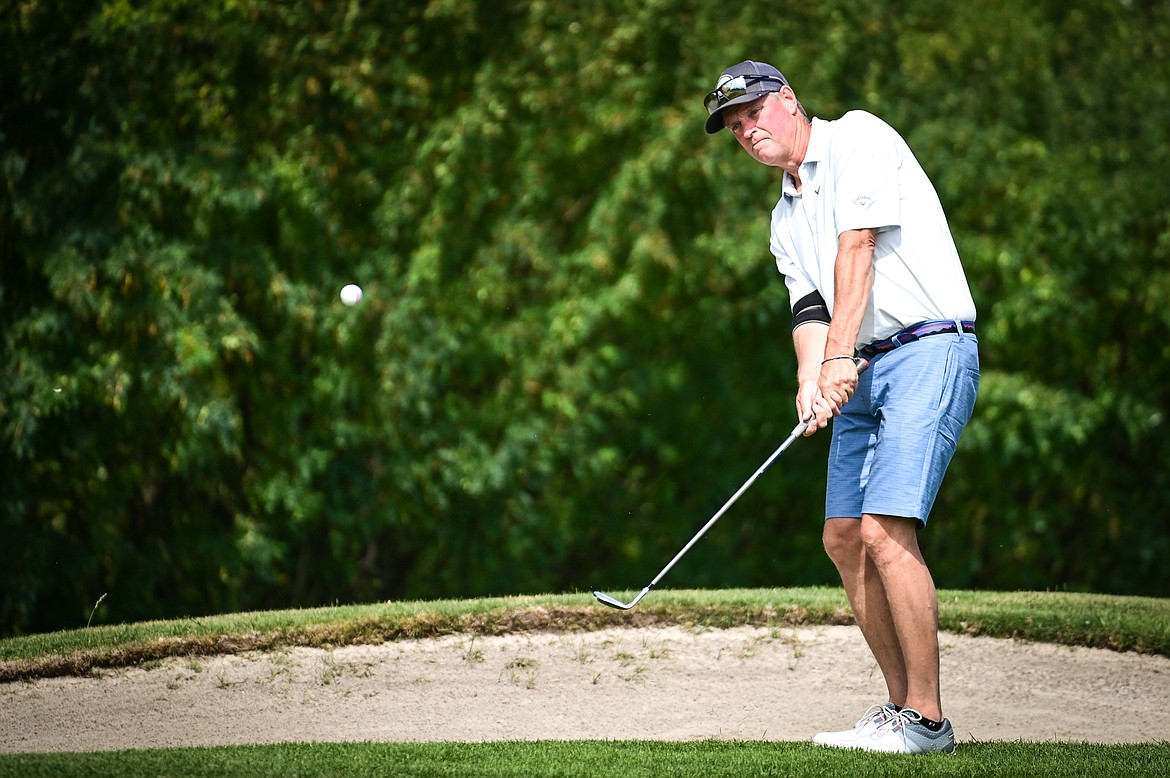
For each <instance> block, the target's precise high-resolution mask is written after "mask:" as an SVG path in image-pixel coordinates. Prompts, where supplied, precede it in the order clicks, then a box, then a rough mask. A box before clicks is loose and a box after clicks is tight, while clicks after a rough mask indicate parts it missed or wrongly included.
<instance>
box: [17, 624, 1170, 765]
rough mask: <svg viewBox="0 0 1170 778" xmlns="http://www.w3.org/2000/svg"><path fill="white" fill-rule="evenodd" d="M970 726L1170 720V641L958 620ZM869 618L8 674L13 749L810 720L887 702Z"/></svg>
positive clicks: (1155, 735) (955, 699)
mask: <svg viewBox="0 0 1170 778" xmlns="http://www.w3.org/2000/svg"><path fill="white" fill-rule="evenodd" d="M940 642H941V646H942V673H943V703H944V707H945V709H946V713H947V715H948V716H949V717H950V718H951V719H952V721H953V723H954V725H955V730H956V734H957V736H958V740H959V745H960V747H961V746H962V743H963V742H964V741H968V742H970V741H972V740H978V741H989V740H1034V741H1064V740H1074V741H1086V742H1092V743H1132V742H1143V741H1164V740H1166V739H1167V738H1168V737H1170V706H1168V705H1167V701H1168V700H1170V659H1168V658H1166V657H1157V656H1142V655H1137V654H1132V653H1117V652H1112V651H1107V650H1102V649H1088V648H1069V647H1063V646H1054V645H1048V644H1039V643H1024V642H1016V641H1011V640H1001V639H995V638H982V637H966V636H956V635H951V634H947V633H941V634H940ZM884 699H885V697H884V686H883V684H882V681H881V674H880V673H879V672H878V670H877V668H876V666H875V665H874V664H873V660H872V658H871V657H870V656H869V654H868V652H867V651H866V648H865V645H864V642H863V641H862V638H861V635H860V633H859V632H858V631H857V629H856V628H855V627H848V626H825V627H798V628H773V629H769V628H762V627H741V628H734V629H687V628H683V627H669V628H661V629H633V628H614V629H605V630H600V631H596V632H557V633H552V632H548V633H528V634H522V635H509V636H503V637H472V636H466V635H463V636H450V637H445V638H441V639H435V640H421V641H402V642H394V643H387V644H383V645H379V646H348V647H343V648H337V649H334V650H322V649H308V648H295V649H289V650H287V651H280V652H275V653H249V654H241V655H235V656H221V657H212V658H206V657H200V658H190V659H171V660H167V661H165V662H161V663H158V664H156V665H154V666H152V667H149V668H131V669H125V670H118V671H103V672H101V673H98V674H95V675H92V676H87V677H82V678H51V679H42V680H37V681H32V682H17V683H9V684H4V685H3V686H0V752H5V753H16V752H62V751H69V752H73V751H103V750H113V749H126V748H151V747H175V746H212V745H224V744H250V743H277V742H292V741H317V742H342V741H399V742H403V741H463V742H479V741H492V740H550V739H551V740H585V739H601V740H626V739H636V740H695V739H708V738H715V739H729V740H766V741H790V740H807V739H808V738H810V737H811V736H812V735H813V734H814V733H815V732H817V731H819V730H823V729H841V728H844V727H846V726H849V725H851V724H852V723H853V720H854V719H855V718H856V717H857V716H858V715H860V714H861V712H862V711H863V710H864V709H865V708H867V707H868V706H869V705H871V704H872V703H875V702H881V701H883V700H884Z"/></svg>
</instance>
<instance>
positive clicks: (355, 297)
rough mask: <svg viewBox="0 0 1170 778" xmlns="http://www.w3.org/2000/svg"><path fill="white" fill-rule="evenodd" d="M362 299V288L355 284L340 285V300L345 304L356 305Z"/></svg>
mask: <svg viewBox="0 0 1170 778" xmlns="http://www.w3.org/2000/svg"><path fill="white" fill-rule="evenodd" d="M361 301H362V288H361V287H360V286H358V285H357V284H346V285H345V286H343V287H341V302H343V303H345V304H346V305H357V304H358V303H360V302H361Z"/></svg>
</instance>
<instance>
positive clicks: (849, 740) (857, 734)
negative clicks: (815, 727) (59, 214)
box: [812, 702, 897, 748]
mask: <svg viewBox="0 0 1170 778" xmlns="http://www.w3.org/2000/svg"><path fill="white" fill-rule="evenodd" d="M896 713H897V711H896V710H895V709H894V705H893V703H890V702H887V703H886V704H885V705H874V706H872V707H871V708H870V709H869V710H867V711H866V712H865V713H863V714H861V718H859V719H858V720H857V723H856V724H854V725H853V729H843V730H839V731H837V732H818V733H817V734H816V735H814V736H813V739H812V742H814V743H816V744H817V745H818V746H833V747H835V748H855V746H854V745H853V742H854V741H855V740H858V739H860V738H867V737H869V736H870V735H872V734H874V732H876V731H877V729H878V727H880V726H881V725H882V724H884V723H886V722H887V721H889V720H890V719H892V718H893V717H894V716H895V715H896Z"/></svg>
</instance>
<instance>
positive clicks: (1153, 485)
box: [0, 0, 1170, 634]
mask: <svg viewBox="0 0 1170 778" xmlns="http://www.w3.org/2000/svg"><path fill="white" fill-rule="evenodd" d="M761 19H767V20H769V21H768V22H767V23H766V24H761V23H760V20H761ZM1168 41H1170V12H1168V11H1167V9H1166V8H1164V7H1163V6H1161V5H1159V4H1153V3H1143V2H1132V3H1118V2H1116V1H1115V0H1087V2H1081V3H1077V4H1074V5H1071V6H1070V5H1069V4H1065V3H1056V2H1041V3H1035V4H1032V5H1030V6H1028V7H1027V8H1023V7H1021V6H1019V4H1017V3H1005V2H989V3H979V4H970V5H966V6H954V5H953V4H944V3H940V2H937V1H936V0H913V1H912V2H909V3H900V4H897V5H896V6H893V5H890V4H881V3H863V2H858V0H830V1H829V2H825V3H818V4H815V5H808V4H806V5H805V6H801V7H793V8H787V9H785V13H783V14H777V13H776V11H775V7H774V6H773V5H768V4H766V3H760V2H747V3H743V4H740V5H739V6H736V7H735V8H726V7H718V6H717V5H714V4H709V3H707V4H704V3H697V2H694V0H654V1H653V2H632V1H631V0H602V1H601V2H596V3H587V4H578V3H570V2H567V1H566V0H528V1H525V2H521V1H520V0H512V1H510V2H504V3H496V2H492V3H488V2H478V3H476V2H454V1H453V0H431V1H430V2H423V1H421V0H418V1H416V2H407V0H370V1H369V2H357V0H354V1H353V2H348V3H325V2H310V3H293V4H277V3H268V2H261V0H216V1H215V2H199V3H196V2H191V1H190V0H145V1H144V2H140V3H130V2H127V1H126V0H104V1H103V2H99V3H82V2H77V1H76V0H28V1H27V2H22V3H20V4H19V6H17V7H16V8H15V9H14V10H12V11H11V12H9V13H6V14H4V16H3V18H2V19H0V44H2V46H0V97H2V99H0V107H2V113H0V175H2V176H3V184H4V188H3V191H2V193H0V256H2V265H0V355H2V358H0V494H2V495H3V497H2V502H0V537H3V547H4V560H5V565H4V567H3V570H2V571H0V632H2V633H5V634H12V633H19V632H26V631H32V630H45V629H53V628H58V627H62V626H73V625H77V624H79V623H84V621H85V619H86V618H87V617H88V615H89V612H90V610H91V609H92V607H93V604H94V602H95V601H96V600H97V598H98V597H99V596H101V595H102V594H108V598H107V599H106V600H105V602H104V604H103V611H102V617H103V618H106V619H108V620H125V619H140V618H150V617H160V616H174V615H183V614H191V615H198V614H204V613H210V612H217V611H225V610H235V609H244V608H265V607H275V606H281V607H284V606H299V605H313V604H319V603H327V602H333V601H355V600H372V599H378V598H407V597H438V596H473V595H481V594H506V593H515V592H525V591H571V590H580V589H585V588H586V587H588V586H590V585H592V584H598V585H601V584H602V583H605V584H606V585H611V586H617V585H622V584H623V582H624V583H625V584H626V585H635V584H639V585H640V582H641V580H642V579H643V577H646V578H648V577H649V576H650V575H652V574H653V573H654V572H655V571H657V570H658V569H659V567H660V565H661V564H662V562H663V561H665V559H667V558H669V556H670V555H671V554H673V553H674V552H675V551H676V550H677V548H678V547H679V546H680V545H681V543H682V542H684V541H685V540H686V539H687V538H688V537H690V535H691V534H692V533H693V532H694V530H695V529H696V528H697V527H698V526H699V525H700V524H701V523H702V521H704V520H705V519H706V518H707V517H708V516H709V515H710V514H711V513H712V512H713V511H714V510H715V509H716V508H718V506H719V505H720V504H722V502H723V500H725V499H726V497H727V496H728V495H730V494H731V492H732V491H734V489H735V488H736V487H737V486H738V485H739V484H740V483H742V482H743V480H744V479H745V478H746V477H747V476H748V475H750V474H751V473H752V472H753V471H754V469H755V468H756V467H757V466H758V465H759V463H760V462H761V461H763V459H764V458H765V457H766V456H767V455H768V454H769V453H770V452H771V450H772V449H773V448H774V447H775V445H776V444H777V443H778V442H779V441H780V440H782V439H783V437H784V436H785V435H786V434H787V432H788V429H789V428H790V427H791V424H792V423H793V421H794V419H793V415H794V414H793V404H792V393H793V389H794V378H793V371H794V359H793V356H792V349H791V343H790V338H789V334H788V309H787V302H788V301H787V295H786V292H785V291H784V287H783V284H782V282H781V281H780V278H779V277H778V276H777V274H776V272H775V270H774V268H773V266H772V264H771V261H770V257H769V255H768V249H767V235H766V230H767V218H768V212H769V210H770V208H771V205H772V203H773V202H774V200H775V198H776V196H777V191H778V179H777V177H776V175H775V174H774V173H773V172H772V171H769V170H767V169H764V168H761V167H760V166H758V165H756V164H755V163H753V162H751V161H750V160H748V159H747V158H746V157H745V156H744V155H743V154H742V152H740V151H739V150H738V148H737V147H735V146H734V144H732V143H730V142H729V140H728V139H727V138H726V137H720V136H717V137H715V138H708V137H707V136H706V135H705V134H704V133H703V131H702V122H703V119H704V118H705V117H704V113H703V110H702V108H701V96H702V94H703V93H704V92H705V90H707V89H709V88H710V82H711V81H712V79H713V77H714V75H715V74H717V73H718V71H719V70H720V69H722V68H723V67H725V66H726V65H728V64H731V63H733V62H736V61H738V60H740V59H744V58H749V57H750V58H756V59H766V60H769V61H772V62H775V63H776V64H778V65H779V66H780V67H781V69H782V70H784V71H785V73H786V74H787V75H788V76H789V77H790V79H791V80H792V82H793V84H794V85H795V87H796V90H797V93H798V95H800V97H801V99H802V102H803V103H804V104H805V106H806V107H808V109H809V110H810V111H811V112H812V113H814V114H816V115H820V116H824V117H827V118H835V117H836V116H837V115H839V114H840V113H842V112H843V111H845V110H849V109H852V108H864V109H866V110H870V111H873V112H874V113H877V114H878V115H880V116H883V117H884V118H886V119H887V120H888V121H890V122H891V123H892V124H893V125H894V126H895V127H897V128H898V129H899V130H900V131H901V132H902V133H903V134H904V135H905V136H906V137H907V139H908V140H909V142H910V144H911V147H912V148H914V149H915V151H916V153H917V155H918V156H919V158H920V159H921V160H922V162H923V164H924V166H925V167H926V169H927V171H928V172H929V173H930V175H931V176H932V178H933V180H934V182H935V184H936V186H937V187H938V189H939V192H940V195H941V197H942V199H943V202H944V206H945V207H946V209H947V211H948V214H949V216H950V219H951V224H952V228H953V230H954V232H955V235H956V239H957V241H958V243H959V247H960V252H961V254H962V255H963V258H964V263H965V265H966V267H967V269H968V273H969V276H970V277H971V280H972V284H973V287H974V291H975V295H976V302H977V304H978V305H979V309H980V316H979V321H980V339H981V346H982V356H983V364H984V383H983V391H982V394H981V396H980V399H979V403H978V407H977V410H976V416H975V419H974V420H973V422H972V424H971V426H970V427H969V429H968V432H967V434H966V436H965V437H964V439H963V441H962V443H961V445H960V448H959V453H958V456H957V457H956V460H955V463H954V464H953V466H952V469H951V472H950V474H949V475H948V478H947V482H946V483H945V484H944V487H943V493H942V495H941V496H940V499H939V501H938V503H937V505H936V508H935V515H934V517H933V520H932V523H931V527H930V529H929V530H928V531H927V532H926V533H924V535H923V541H924V544H925V546H926V548H927V550H928V554H929V556H930V558H931V561H932V566H933V568H934V571H935V575H936V579H937V580H938V583H939V584H940V585H941V586H948V587H990V588H1004V589H1013V588H1038V589H1054V588H1068V589H1078V590H1097V591H1106V592H1116V593H1136V594H1163V595H1164V594H1165V593H1166V591H1167V589H1168V585H1170V574H1168V573H1167V568H1166V566H1165V565H1164V564H1161V562H1160V560H1161V559H1163V558H1165V556H1166V555H1167V554H1168V553H1170V528H1168V526H1167V524H1166V521H1165V516H1167V515H1170V502H1168V499H1170V498H1168V497H1167V495H1168V494H1170V488H1168V486H1170V484H1168V483H1167V480H1168V476H1167V468H1166V467H1165V463H1166V462H1168V461H1170V451H1168V444H1167V443H1166V442H1165V439H1166V435H1165V424H1166V412H1167V408H1168V406H1170V393H1168V390H1167V386H1170V376H1168V375H1166V373H1167V372H1168V369H1170V368H1168V366H1170V358H1168V357H1170V313H1168V311H1170V306H1168V305H1167V303H1168V301H1170V270H1168V269H1167V268H1168V267H1170V263H1168V262H1167V260H1168V256H1167V255H1168V254H1170V217H1168V215H1167V214H1168V213H1170V211H1168V210H1167V208H1166V203H1167V202H1170V176H1168V175H1167V172H1168V171H1170V159H1168V158H1167V155H1168V154H1170V144H1168V143H1167V136H1166V128H1167V127H1168V126H1170V99H1167V98H1168V97H1170V95H1168V94H1167V92H1168V91H1170V64H1168V52H1167V47H1168V46H1170V44H1168V43H1167V42H1168ZM351 281H356V282H358V283H360V284H362V286H363V287H364V289H365V292H366V298H365V301H364V302H363V303H361V304H360V305H359V306H356V307H353V308H347V307H345V306H343V305H341V303H340V302H339V301H338V299H337V290H339V289H340V287H341V286H342V284H344V283H347V282H351ZM825 444H826V441H825V440H823V439H821V438H819V437H815V438H813V439H810V440H807V441H802V442H801V443H800V445H799V446H796V447H794V448H793V449H792V450H791V451H790V452H788V453H787V454H786V455H785V457H784V460H783V461H782V462H781V463H779V464H778V465H777V466H776V467H775V468H774V469H773V470H772V471H770V472H769V473H768V475H767V477H766V478H762V479H761V480H760V481H759V482H758V483H757V484H756V485H755V486H754V487H753V489H752V491H750V492H749V493H748V494H747V495H746V496H745V497H744V499H743V500H742V501H741V502H740V503H739V504H738V505H737V507H736V509H735V514H734V515H731V516H728V517H727V518H725V519H724V521H723V523H722V524H721V525H720V526H719V528H718V530H717V531H713V532H712V533H711V535H710V536H709V537H708V539H706V540H704V542H703V544H702V545H701V546H700V547H699V548H698V549H697V550H696V551H694V552H692V556H691V557H690V558H688V560H687V561H686V563H685V564H682V565H680V567H679V568H678V570H677V573H674V574H673V575H675V576H676V578H677V579H678V581H679V582H680V583H682V582H685V583H686V584H687V585H695V586H725V585H771V584H808V583H829V582H832V581H834V580H835V574H834V573H833V571H832V568H831V566H830V565H829V563H828V562H827V560H826V559H825V558H824V556H823V553H822V552H821V550H820V539H819V537H820V521H819V516H820V510H821V504H822V501H823V486H824V451H825V449H824V446H825ZM668 583H669V582H668Z"/></svg>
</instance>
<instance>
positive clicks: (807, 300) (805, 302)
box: [792, 292, 832, 329]
mask: <svg viewBox="0 0 1170 778" xmlns="http://www.w3.org/2000/svg"><path fill="white" fill-rule="evenodd" d="M810 321H819V322H821V323H823V324H828V323H829V322H831V321H832V317H830V316H829V308H828V306H826V305H825V298H823V297H821V293H820V292H809V293H808V294H806V295H805V296H804V297H802V298H800V299H799V300H797V301H796V305H794V306H792V329H796V328H797V327H799V326H800V325H802V324H808V323H809V322H810Z"/></svg>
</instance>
